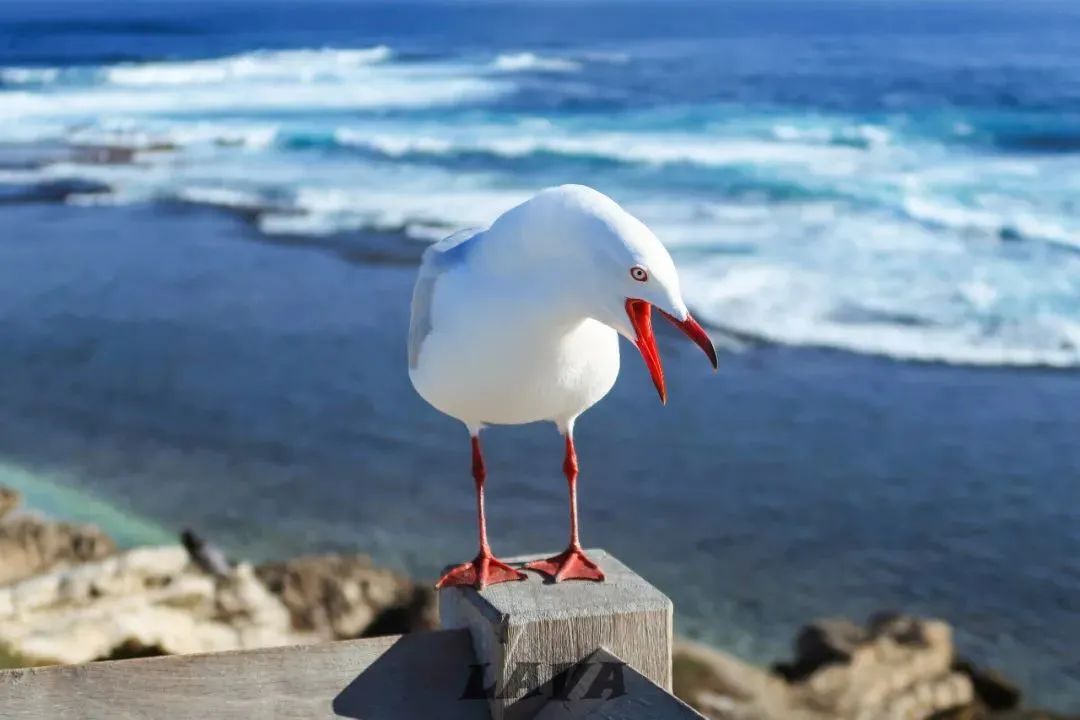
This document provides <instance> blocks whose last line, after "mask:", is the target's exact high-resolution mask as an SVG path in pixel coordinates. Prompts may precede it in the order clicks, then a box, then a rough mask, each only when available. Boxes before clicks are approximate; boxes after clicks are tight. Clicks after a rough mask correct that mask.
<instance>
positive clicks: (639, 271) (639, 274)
mask: <svg viewBox="0 0 1080 720" xmlns="http://www.w3.org/2000/svg"><path fill="white" fill-rule="evenodd" d="M630 277H632V278H634V279H635V280H637V281H638V282H645V281H646V280H648V279H649V271H648V270H646V269H645V268H643V267H641V266H640V265H635V266H634V267H632V268H630Z"/></svg>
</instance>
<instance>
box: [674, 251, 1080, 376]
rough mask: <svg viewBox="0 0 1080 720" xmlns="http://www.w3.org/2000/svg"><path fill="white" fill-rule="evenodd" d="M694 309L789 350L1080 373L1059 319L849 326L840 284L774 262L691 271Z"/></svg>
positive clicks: (1077, 337) (1073, 338) (1074, 346)
mask: <svg viewBox="0 0 1080 720" xmlns="http://www.w3.org/2000/svg"><path fill="white" fill-rule="evenodd" d="M682 274H683V279H684V284H685V286H686V293H687V297H688V302H690V304H691V305H692V306H693V307H694V308H695V312H696V313H697V314H699V315H700V316H701V317H702V318H704V319H705V320H708V321H710V322H712V323H715V324H717V325H719V326H721V327H723V328H726V329H728V330H730V331H733V332H737V333H739V334H745V335H747V336H750V337H757V338H761V339H763V340H766V341H769V342H776V343H781V344H785V345H802V346H810V347H822V348H832V349H837V350H846V351H850V352H857V353H862V354H869V355H882V356H886V357H891V358H895V359H899V360H916V361H922V362H941V363H948V364H957V365H1012V366H1028V367H1030V366H1040V367H1042V366H1045V367H1063V368H1064V367H1080V333H1077V327H1076V325H1075V323H1072V322H1071V321H1069V320H1068V319H1067V318H1064V317H1060V316H1051V317H1046V318H1042V319H1041V320H1039V321H1037V322H1032V323H1030V324H1027V325H1024V326H1021V327H1006V328H1003V329H1001V330H999V331H997V332H988V331H987V329H986V328H985V327H984V326H982V325H980V324H979V323H978V322H975V321H974V320H973V321H971V322H960V323H947V322H944V321H942V322H941V323H938V324H935V322H934V320H933V312H934V311H933V308H923V309H922V311H923V312H924V313H925V314H926V318H925V323H915V322H910V321H909V322H894V321H890V320H889V318H888V317H881V318H880V319H877V320H875V319H873V317H874V316H873V314H872V313H868V314H867V318H865V319H861V320H859V321H851V320H845V319H844V317H843V315H844V313H843V312H842V310H843V304H844V302H845V298H844V297H843V295H844V293H843V292H840V293H838V292H836V288H835V284H836V280H835V278H830V277H827V276H820V275H815V274H814V273H810V272H805V271H801V270H799V269H797V268H792V267H786V266H783V265H776V264H770V263H767V262H759V263H748V264H745V265H742V266H729V267H728V268H727V269H720V268H717V267H712V268H710V269H708V270H705V269H703V268H696V269H693V268H692V269H690V270H688V271H684V272H683V273H682Z"/></svg>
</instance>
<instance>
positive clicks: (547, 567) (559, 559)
mask: <svg viewBox="0 0 1080 720" xmlns="http://www.w3.org/2000/svg"><path fill="white" fill-rule="evenodd" d="M525 569H526V570H536V571H538V572H542V573H544V574H545V575H548V576H550V577H551V578H552V579H553V580H554V581H555V582H561V581H563V580H594V581H596V582H603V581H604V572H603V571H602V570H601V569H600V566H599V565H597V564H596V563H595V562H593V561H592V560H590V559H589V558H588V556H586V555H585V551H584V550H582V549H581V548H580V547H575V546H573V545H571V546H570V547H568V548H566V550H563V551H562V552H561V553H559V554H558V555H556V556H554V557H549V558H547V559H546V560H534V561H533V562H531V563H529V564H528V565H526V566H525Z"/></svg>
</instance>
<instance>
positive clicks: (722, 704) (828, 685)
mask: <svg viewBox="0 0 1080 720" xmlns="http://www.w3.org/2000/svg"><path fill="white" fill-rule="evenodd" d="M795 645H796V648H795V649H796V658H795V660H794V661H792V662H790V663H787V664H785V665H782V666H780V668H781V669H782V672H781V671H777V672H776V673H766V672H763V671H761V670H757V669H755V668H752V667H750V666H747V665H746V664H745V663H742V662H741V661H739V660H736V659H734V658H731V657H730V656H726V655H724V654H723V653H719V652H717V651H714V650H707V649H706V650H703V649H701V648H699V647H694V646H689V645H686V644H680V645H679V646H678V647H677V649H676V656H675V663H676V665H675V668H676V678H675V684H676V688H677V693H679V694H680V697H682V698H683V699H684V700H686V701H687V702H688V703H689V704H691V705H693V706H694V707H696V708H697V709H698V710H699V711H700V712H702V713H703V714H705V715H707V716H708V717H711V718H723V719H724V720H892V719H893V718H896V719H897V720H900V719H903V720H910V719H918V720H921V719H922V718H928V717H930V716H932V715H933V714H934V713H939V712H942V711H946V710H959V709H963V708H968V707H970V706H972V704H973V700H974V692H973V689H972V683H971V680H970V678H969V677H968V676H967V675H965V674H963V673H959V672H954V671H953V669H952V662H953V645H952V630H951V628H950V627H949V626H948V625H946V624H945V623H943V622H941V621H937V620H926V619H920V618H912V617H907V616H902V615H882V616H878V617H875V618H874V619H872V620H871V622H869V623H868V624H867V625H866V627H862V626H859V625H857V624H856V623H853V622H850V621H846V620H823V621H818V622H815V623H812V624H811V625H809V626H807V627H806V628H805V629H804V630H803V631H802V632H801V633H800V634H799V636H798V638H797V641H796V643H795ZM680 676H681V677H680ZM956 717H957V718H960V717H962V716H960V715H957V716H956Z"/></svg>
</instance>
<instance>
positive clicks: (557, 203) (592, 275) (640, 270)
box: [530, 185, 717, 402]
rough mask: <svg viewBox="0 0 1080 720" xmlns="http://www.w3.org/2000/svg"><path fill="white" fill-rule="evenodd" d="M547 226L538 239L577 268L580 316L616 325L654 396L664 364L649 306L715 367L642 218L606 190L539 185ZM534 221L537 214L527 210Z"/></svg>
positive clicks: (671, 267)
mask: <svg viewBox="0 0 1080 720" xmlns="http://www.w3.org/2000/svg"><path fill="white" fill-rule="evenodd" d="M536 201H539V202H538V203H537V207H534V208H533V211H534V212H535V213H537V214H539V215H541V216H542V217H543V220H544V221H543V222H540V223H536V224H533V223H530V225H531V226H532V227H534V228H536V227H542V228H545V230H546V231H547V234H546V236H545V237H543V238H540V237H537V238H536V240H537V242H538V243H541V244H542V245H543V246H545V247H546V248H549V249H551V250H552V251H553V252H554V253H558V254H559V255H562V256H563V257H564V258H567V259H569V258H572V259H573V262H574V264H575V265H576V266H577V267H578V268H579V270H580V273H576V274H575V275H576V282H575V285H576V286H577V287H576V290H577V291H578V292H577V293H575V294H578V293H580V295H581V296H582V297H583V298H584V300H585V303H586V304H587V306H586V308H585V310H586V313H587V314H588V315H589V316H591V317H593V318H594V319H595V320H598V321H600V322H603V323H605V324H606V325H609V326H610V327H612V328H614V329H615V330H617V331H618V332H619V333H620V334H621V335H622V336H623V337H625V338H626V339H627V340H629V341H630V342H632V343H634V345H635V346H637V348H638V350H639V351H640V352H641V356H642V358H644V360H645V365H646V366H647V367H648V370H649V375H650V376H651V377H652V381H653V384H654V385H656V391H657V392H658V393H659V394H660V401H661V402H666V401H667V390H666V388H665V385H664V368H663V365H662V364H661V362H660V353H659V351H658V349H657V347H656V337H655V336H654V334H653V326H652V311H653V308H656V310H657V311H658V312H659V313H660V315H661V316H663V317H664V319H665V320H667V321H668V322H670V323H671V324H672V325H674V326H675V327H677V328H679V330H681V331H682V332H683V333H684V334H685V335H686V336H687V337H689V338H690V339H691V340H693V341H694V342H695V343H696V344H697V345H698V346H699V347H700V348H701V349H702V350H704V351H705V354H706V355H707V356H708V358H709V361H710V362H711V363H712V366H713V368H714V369H715V368H716V364H717V361H716V349H715V348H714V347H713V344H712V341H711V340H710V339H709V336H708V335H707V334H706V333H705V330H704V329H703V328H702V327H701V325H700V324H699V323H698V322H697V321H696V320H695V319H694V318H693V317H692V316H691V315H690V311H689V310H688V309H687V308H686V303H685V302H684V301H683V297H682V290H681V289H680V287H679V275H678V272H677V271H676V270H675V263H674V261H672V259H671V255H670V254H669V253H668V251H667V248H665V247H664V245H663V243H661V242H660V240H659V239H658V238H657V237H656V235H655V234H654V233H653V232H652V231H651V230H650V229H649V228H648V227H647V226H646V225H645V224H644V223H643V222H641V221H640V220H638V219H637V218H636V217H634V216H633V215H631V214H630V213H629V212H627V211H626V210H624V209H623V208H622V207H621V206H620V205H618V204H617V203H616V202H615V201H614V200H612V199H611V198H609V197H607V196H606V195H604V194H602V193H600V192H597V191H596V190H593V189H591V188H588V187H584V186H581V185H564V186H562V187H558V188H552V189H550V190H545V191H544V192H542V193H540V194H539V195H538V196H536V197H535V198H534V199H533V202H536ZM533 219H536V215H533Z"/></svg>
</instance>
